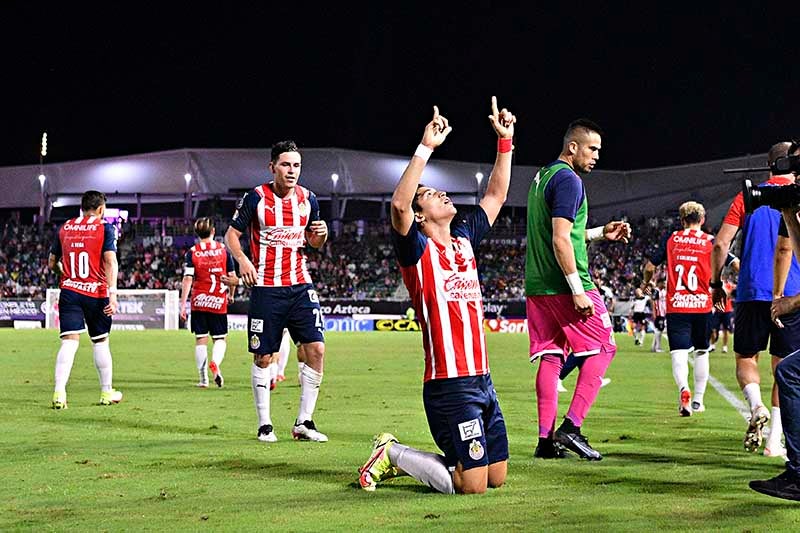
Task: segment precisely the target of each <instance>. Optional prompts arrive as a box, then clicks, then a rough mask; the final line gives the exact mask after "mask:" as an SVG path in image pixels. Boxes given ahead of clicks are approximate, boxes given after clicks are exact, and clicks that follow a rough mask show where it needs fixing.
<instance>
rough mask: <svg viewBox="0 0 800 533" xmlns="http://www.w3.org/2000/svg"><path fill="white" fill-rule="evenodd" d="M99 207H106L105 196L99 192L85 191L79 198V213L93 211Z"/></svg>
mask: <svg viewBox="0 0 800 533" xmlns="http://www.w3.org/2000/svg"><path fill="white" fill-rule="evenodd" d="M101 205H106V195H105V194H103V193H101V192H100V191H86V192H85V193H83V196H81V211H83V212H84V213H86V212H87V211H95V210H97V209H98V208H99V207H100V206H101Z"/></svg>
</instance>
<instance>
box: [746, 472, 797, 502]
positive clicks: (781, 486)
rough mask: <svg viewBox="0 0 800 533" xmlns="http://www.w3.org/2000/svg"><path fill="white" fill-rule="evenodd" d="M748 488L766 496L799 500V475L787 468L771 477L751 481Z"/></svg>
mask: <svg viewBox="0 0 800 533" xmlns="http://www.w3.org/2000/svg"><path fill="white" fill-rule="evenodd" d="M750 488H751V489H753V490H754V491H756V492H760V493H761V494H766V495H767V496H774V497H775V498H783V499H784V500H796V501H800V476H798V475H797V474H795V473H794V472H790V471H788V470H786V471H785V472H783V473H782V474H780V475H778V476H775V477H774V478H772V479H764V480H758V481H751V482H750Z"/></svg>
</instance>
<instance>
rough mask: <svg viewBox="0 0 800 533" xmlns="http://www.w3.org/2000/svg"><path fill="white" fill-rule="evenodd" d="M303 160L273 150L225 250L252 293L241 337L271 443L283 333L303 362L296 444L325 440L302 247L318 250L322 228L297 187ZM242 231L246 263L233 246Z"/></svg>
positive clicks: (282, 147) (289, 145) (311, 198)
mask: <svg viewBox="0 0 800 533" xmlns="http://www.w3.org/2000/svg"><path fill="white" fill-rule="evenodd" d="M301 165H302V157H301V155H300V151H299V150H298V148H297V145H296V144H295V143H294V142H293V141H283V142H279V143H277V144H275V145H274V146H273V147H272V152H271V158H270V162H269V169H270V172H272V175H273V177H274V180H273V181H271V182H269V183H264V184H262V185H259V186H258V187H256V188H254V189H253V190H251V191H249V192H248V193H246V194H245V195H244V197H243V198H242V199H241V200H240V201H239V203H238V205H237V206H236V212H235V213H234V215H233V220H232V221H231V225H230V227H229V228H228V231H227V233H226V234H225V244H226V245H227V246H228V249H229V250H230V251H231V253H232V254H233V257H234V259H235V260H236V261H237V262H238V263H239V277H240V278H241V280H242V282H244V284H245V285H248V286H250V287H252V290H251V292H250V309H249V311H248V317H247V335H248V339H249V348H250V352H251V353H252V354H253V366H252V369H251V378H252V382H251V384H252V387H253V399H254V402H255V405H256V413H257V415H258V440H260V441H262V442H274V441H276V440H277V436H276V434H275V431H274V428H273V425H272V418H271V416H270V403H269V399H270V381H271V374H272V372H271V368H270V365H271V364H275V363H277V360H276V359H277V355H276V356H273V354H277V352H278V351H279V349H280V345H281V338H282V337H283V329H284V328H287V329H288V330H289V334H290V335H291V337H292V339H294V340H295V342H297V343H298V346H300V347H301V349H302V350H303V352H304V353H305V356H306V364H305V366H304V367H303V370H302V372H301V374H300V387H301V391H300V407H299V410H298V413H297V419H296V421H295V424H294V428H293V429H292V437H294V438H295V439H298V440H312V441H317V442H325V441H327V440H328V437H327V436H326V435H324V434H322V433H320V432H319V431H317V429H316V426H315V424H314V421H313V420H312V415H313V414H314V408H315V406H316V403H317V396H318V395H319V387H320V383H322V370H323V359H324V356H325V339H324V336H323V317H322V310H321V308H320V305H319V298H318V297H317V292H316V291H315V290H314V286H313V285H312V284H311V276H310V275H309V273H308V268H307V266H306V256H305V245H306V244H309V245H311V246H312V247H314V248H317V249H319V248H321V247H322V246H323V245H324V244H325V241H326V240H327V238H328V226H327V224H325V221H323V220H320V216H319V203H318V202H317V197H316V196H315V195H314V193H312V192H311V191H309V190H308V189H306V188H305V187H302V186H300V185H298V180H299V179H300V170H301ZM245 233H247V235H248V236H249V238H250V257H247V255H246V254H245V253H244V250H243V249H242V245H241V244H240V242H239V239H240V237H241V236H242V235H243V234H245Z"/></svg>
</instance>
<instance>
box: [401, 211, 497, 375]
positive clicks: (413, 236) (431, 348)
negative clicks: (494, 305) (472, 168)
mask: <svg viewBox="0 0 800 533" xmlns="http://www.w3.org/2000/svg"><path fill="white" fill-rule="evenodd" d="M478 212H479V213H480V215H482V216H475V215H472V216H471V217H470V219H468V220H467V221H464V222H462V223H460V224H458V225H456V226H454V227H453V228H452V229H451V236H452V242H453V244H452V246H445V245H442V244H439V243H437V242H435V241H434V240H433V239H429V238H427V237H426V236H425V235H423V234H422V233H420V232H419V231H418V227H417V224H416V223H414V224H412V225H411V229H410V230H409V233H408V235H406V236H401V235H399V234H398V233H397V232H395V231H393V232H392V238H393V241H394V245H395V251H396V252H397V255H398V261H399V263H400V271H401V273H402V276H403V281H404V283H405V285H406V288H408V292H409V294H410V296H411V301H412V304H413V306H414V309H415V310H416V313H417V319H418V320H419V322H420V328H421V330H422V339H423V340H422V343H423V347H424V349H425V374H424V380H425V381H429V380H431V379H447V378H455V377H465V376H481V375H484V374H488V373H489V363H488V359H487V353H486V338H485V335H484V330H483V299H482V295H481V287H480V281H479V280H478V268H477V262H476V260H475V254H474V251H473V244H474V245H475V246H477V243H478V242H479V241H480V237H482V235H483V234H485V233H486V231H487V230H488V228H489V224H488V220H487V219H486V215H485V213H484V212H483V210H482V209H479V210H478ZM475 219H478V220H477V222H476V220H475Z"/></svg>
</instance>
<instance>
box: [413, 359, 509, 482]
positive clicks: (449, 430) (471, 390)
mask: <svg viewBox="0 0 800 533" xmlns="http://www.w3.org/2000/svg"><path fill="white" fill-rule="evenodd" d="M422 401H423V404H424V405H425V414H426V415H427V417H428V427H429V428H430V430H431V435H432V436H433V440H434V442H436V445H437V446H438V447H439V449H440V450H442V452H444V457H445V463H446V464H447V466H448V467H449V468H451V469H453V468H455V467H456V465H457V464H458V463H461V465H462V467H463V469H464V470H469V469H470V468H476V467H478V466H486V465H490V464H493V463H497V462H499V461H505V460H507V459H508V436H507V435H506V422H505V420H504V419H503V413H502V411H500V404H499V403H498V402H497V393H496V392H495V390H494V385H493V384H492V378H491V377H490V376H489V375H488V374H487V375H485V376H475V377H463V378H452V379H434V380H430V381H428V382H426V383H425V385H424V386H423V388H422Z"/></svg>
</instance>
